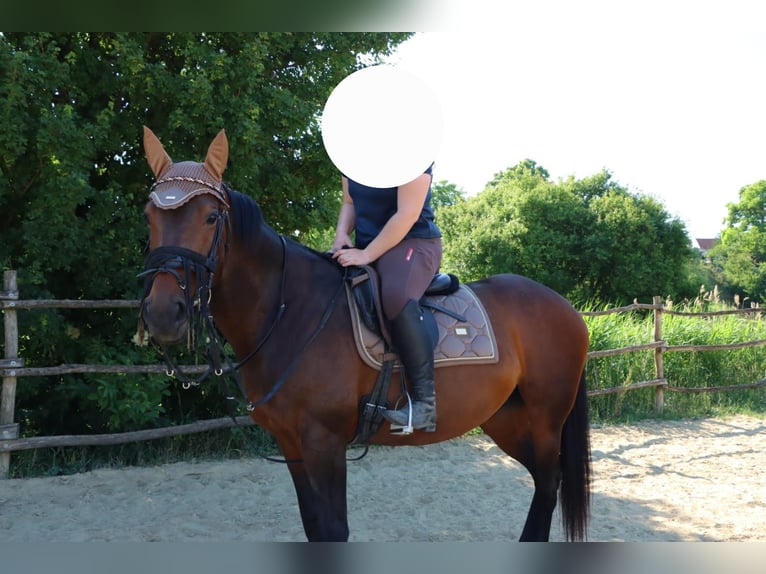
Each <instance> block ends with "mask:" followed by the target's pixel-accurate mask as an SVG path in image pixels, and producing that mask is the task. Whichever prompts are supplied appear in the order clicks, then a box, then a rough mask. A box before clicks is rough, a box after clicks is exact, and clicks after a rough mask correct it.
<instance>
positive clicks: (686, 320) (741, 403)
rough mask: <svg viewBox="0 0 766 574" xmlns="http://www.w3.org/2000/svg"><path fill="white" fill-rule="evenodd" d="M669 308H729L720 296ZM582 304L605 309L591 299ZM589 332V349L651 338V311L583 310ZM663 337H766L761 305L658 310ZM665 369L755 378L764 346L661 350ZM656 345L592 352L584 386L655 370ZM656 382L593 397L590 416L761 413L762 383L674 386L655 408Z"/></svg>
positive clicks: (635, 378) (687, 377)
mask: <svg viewBox="0 0 766 574" xmlns="http://www.w3.org/2000/svg"><path fill="white" fill-rule="evenodd" d="M666 305H667V308H669V309H674V310H677V311H683V312H691V313H699V312H702V311H711V310H731V309H733V308H734V307H733V306H726V305H724V304H722V303H720V302H718V301H716V302H713V303H712V304H711V302H709V301H705V300H702V299H700V300H697V301H694V302H691V303H685V304H683V305H681V306H679V307H674V306H673V305H672V303H670V302H666ZM582 310H583V311H597V310H604V308H601V309H599V308H596V306H594V305H591V306H590V307H589V308H584V309H582ZM584 319H585V322H586V324H587V325H588V328H589V331H590V336H591V345H590V350H591V351H597V350H604V349H615V348H619V347H627V346H631V345H637V344H641V343H649V342H652V341H653V340H654V316H653V313H652V312H651V311H630V312H625V313H619V314H608V315H597V316H585V317H584ZM662 337H663V339H664V340H665V341H666V342H667V345H669V346H673V345H724V344H732V343H740V342H746V341H753V340H759V339H766V320H765V319H764V318H763V317H762V316H761V314H760V313H755V312H754V313H747V314H735V315H719V316H713V317H700V316H686V315H671V314H668V313H663V318H662ZM663 359H664V375H665V378H666V379H667V380H668V384H669V385H670V386H675V387H687V388H690V387H691V388H693V387H715V386H728V385H738V384H745V383H753V382H756V381H759V380H761V379H763V378H764V377H766V346H761V347H752V348H745V349H728V350H725V351H678V352H666V353H664V354H663ZM655 376H656V375H655V366H654V350H648V351H636V352H631V353H628V354H623V355H616V356H609V357H601V358H593V359H590V360H589V361H588V370H587V375H586V379H587V383H588V388H589V389H590V390H594V389H606V388H617V387H626V386H627V385H629V384H631V383H636V382H639V381H645V380H649V379H654V378H655ZM655 393H656V391H655V389H654V388H647V389H637V390H631V391H625V392H620V393H618V394H613V395H604V396H597V397H592V398H591V400H590V405H591V418H592V420H593V421H594V422H596V423H598V422H629V421H632V420H637V419H642V418H650V417H656V416H662V417H663V418H691V417H701V416H721V415H727V414H732V413H749V414H758V415H764V414H766V389H764V388H763V387H762V388H757V389H743V390H741V391H739V390H737V391H726V392H704V393H693V394H692V393H678V392H670V391H666V392H665V407H664V409H663V412H662V413H661V415H658V414H657V413H655V407H654V398H655Z"/></svg>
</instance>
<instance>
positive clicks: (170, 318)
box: [141, 293, 189, 346]
mask: <svg viewBox="0 0 766 574" xmlns="http://www.w3.org/2000/svg"><path fill="white" fill-rule="evenodd" d="M141 319H142V320H143V322H144V324H145V325H146V328H147V329H148V331H149V335H151V338H152V339H153V340H154V342H155V343H157V344H159V345H163V346H170V345H175V344H177V343H180V342H181V341H183V340H184V339H185V338H186V335H187V332H188V330H189V315H188V312H187V308H186V301H185V299H184V297H183V296H182V295H181V294H180V293H173V294H171V295H169V296H165V297H158V296H153V295H150V296H148V297H147V298H146V299H144V302H143V306H142V308H141Z"/></svg>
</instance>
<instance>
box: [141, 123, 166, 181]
mask: <svg viewBox="0 0 766 574" xmlns="http://www.w3.org/2000/svg"><path fill="white" fill-rule="evenodd" d="M144 151H145V152H146V160H147V161H148V162H149V167H151V168H152V171H153V172H154V175H155V177H158V178H159V177H160V175H161V174H162V173H163V172H164V171H165V170H166V169H167V168H169V167H170V166H171V165H172V164H173V160H172V159H170V156H169V155H168V154H167V152H166V151H165V148H164V147H162V144H161V143H160V140H159V139H158V138H157V136H156V135H154V132H153V131H152V130H150V129H149V128H147V127H146V126H144Z"/></svg>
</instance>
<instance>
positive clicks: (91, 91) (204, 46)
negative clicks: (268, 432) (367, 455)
mask: <svg viewBox="0 0 766 574" xmlns="http://www.w3.org/2000/svg"><path fill="white" fill-rule="evenodd" d="M407 37H408V35H407V34H398V33H397V34H375V33H348V34H345V33H343V34H338V33H190V32H178V33H132V32H131V33H45V32H34V33H31V32H30V33H4V34H0V123H1V124H2V125H3V130H2V131H0V172H1V173H2V178H1V179H0V262H1V263H2V265H3V267H4V268H9V267H12V268H16V269H18V272H19V284H20V289H21V293H22V294H23V296H24V297H25V298H26V297H29V298H31V297H57V298H121V297H130V298H133V297H136V296H137V295H138V293H139V284H138V281H137V280H136V278H135V275H136V273H137V271H138V270H140V268H141V265H142V259H143V252H142V251H143V247H144V245H145V242H146V230H145V224H144V222H143V219H142V210H143V205H144V203H145V201H146V199H147V191H148V186H149V184H150V183H151V181H152V179H153V178H152V177H151V173H150V170H149V168H148V165H147V163H146V161H145V160H144V154H143V148H142V145H141V137H142V124H145V125H148V126H149V127H151V128H152V129H153V130H154V131H155V132H156V133H157V134H158V135H159V137H160V138H161V139H162V141H163V143H164V144H165V145H166V146H167V149H168V151H169V153H170V154H171V156H172V157H174V158H176V159H179V160H180V159H197V160H200V159H201V158H202V157H204V154H205V150H206V149H207V146H208V144H209V142H210V140H211V139H212V137H213V136H214V135H215V134H216V133H217V132H218V131H219V130H220V129H221V128H225V129H226V131H227V134H228V137H229V139H230V143H231V155H230V162H229V169H228V170H227V172H226V179H227V180H228V181H231V182H232V183H233V184H234V186H235V187H236V188H237V189H239V190H240V191H242V192H244V193H247V194H250V195H252V196H254V197H255V198H257V199H258V201H259V203H260V204H261V206H262V208H263V211H264V215H265V217H266V218H267V220H268V221H269V222H270V223H272V224H273V225H274V226H275V227H277V228H278V229H280V230H283V231H285V232H290V233H292V232H293V231H295V230H297V231H306V230H308V229H310V228H311V227H313V226H315V225H316V226H324V225H327V224H328V222H330V221H331V220H332V218H334V217H335V214H336V213H337V209H336V207H335V205H333V201H337V200H336V199H335V197H336V194H337V189H338V183H337V174H336V172H335V170H334V168H333V167H332V164H331V162H330V161H329V159H328V158H327V156H326V154H325V152H324V148H323V146H322V143H321V138H320V137H319V136H318V133H319V116H320V112H321V109H322V106H323V105H324V102H325V100H326V98H327V96H328V95H329V93H330V92H331V90H332V89H333V87H334V86H335V85H336V84H337V83H338V82H339V81H340V80H341V79H343V78H344V77H345V76H347V75H348V74H349V73H351V72H353V71H354V70H356V69H358V68H360V67H361V66H362V62H363V61H364V62H375V61H376V59H377V58H379V57H381V56H382V55H385V54H388V53H390V52H391V50H392V49H393V48H394V47H395V46H396V45H397V44H398V43H400V42H402V41H403V40H404V39H406V38H407ZM21 318H22V320H23V321H24V322H25V323H24V324H23V325H22V328H23V332H24V333H25V334H26V337H25V340H24V341H23V343H22V344H23V349H22V353H23V356H24V358H25V359H26V360H27V363H28V364H29V365H35V364H37V365H54V364H59V363H68V362H98V361H100V360H102V359H104V358H106V359H107V360H111V361H114V360H117V361H125V362H137V361H140V360H141V357H143V358H144V360H146V359H147V358H151V359H156V355H155V354H154V353H149V354H147V353H146V352H144V351H142V350H141V349H139V348H137V347H135V346H133V345H131V344H129V341H130V339H131V335H132V333H133V332H134V330H135V313H134V312H133V313H123V314H119V313H115V314H107V313H103V312H98V313H94V312H82V311H46V312H39V313H38V312H35V313H23V314H22V317H21ZM59 383H61V384H63V385H64V387H65V388H66V389H67V392H68V393H69V396H70V397H71V404H70V405H68V406H67V405H62V404H58V405H56V406H54V405H53V404H51V406H50V409H49V410H50V412H51V413H54V411H57V412H58V413H59V414H56V415H54V414H51V417H53V416H57V417H59V418H62V419H67V420H68V421H71V422H72V424H71V426H77V427H78V428H79V427H80V426H82V425H84V424H89V425H90V427H91V428H97V427H102V426H103V421H100V422H99V421H98V420H96V421H93V422H92V424H91V423H86V422H84V421H86V420H87V419H88V417H87V416H83V412H84V410H86V407H87V406H88V401H89V400H90V401H91V402H97V403H98V402H100V403H101V405H102V407H103V403H104V401H108V400H112V398H111V397H110V395H109V393H96V394H95V395H93V396H92V398H91V399H88V398H87V396H88V393H89V391H88V390H87V389H81V388H80V385H81V384H82V379H80V378H78V377H65V378H63V379H62V380H61V381H56V380H51V379H46V380H40V381H37V382H35V383H30V384H29V385H27V384H26V383H25V385H23V386H22V387H21V388H22V389H24V391H23V392H20V400H21V401H22V402H23V401H24V400H25V398H28V399H29V401H30V404H31V402H33V400H37V401H44V400H46V399H45V398H44V397H45V396H47V395H49V394H51V393H47V390H48V389H49V387H50V386H51V385H54V384H59ZM125 388H126V387H125ZM125 392H126V393H127V391H125ZM24 393H28V395H29V394H31V395H34V397H32V398H29V396H26V397H25V396H22V395H23V394H24ZM118 395H119V393H118ZM60 396H61V395H60V394H59V395H58V396H57V397H56V400H59V401H60ZM121 399H125V400H132V399H130V397H129V396H127V395H122V396H117V397H116V398H114V400H115V401H119V400H121ZM156 400H157V395H156V394H154V395H152V397H150V398H147V399H146V402H147V403H152V402H155V401H156ZM152 408H154V407H153V406H152ZM102 410H103V408H102ZM30 412H31V413H33V415H31V416H34V417H37V418H38V419H40V418H45V417H46V416H47V415H46V414H45V413H46V408H41V407H40V402H38V403H36V408H35V409H30ZM123 415H124V413H123ZM123 418H124V419H128V418H130V417H126V416H123ZM75 421H77V422H76V423H75ZM40 424H42V423H40ZM46 424H53V421H52V419H49V420H48V423H46ZM62 430H63V431H68V430H77V429H73V428H68V429H62V428H59V429H58V431H59V432H62Z"/></svg>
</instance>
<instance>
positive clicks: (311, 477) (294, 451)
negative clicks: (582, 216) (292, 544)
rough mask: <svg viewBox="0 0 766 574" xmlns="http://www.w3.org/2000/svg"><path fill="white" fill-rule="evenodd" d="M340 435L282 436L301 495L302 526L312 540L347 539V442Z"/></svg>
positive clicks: (337, 540) (284, 451)
mask: <svg viewBox="0 0 766 574" xmlns="http://www.w3.org/2000/svg"><path fill="white" fill-rule="evenodd" d="M336 439H337V437H334V436H326V437H325V440H322V441H318V440H311V441H309V444H303V445H301V446H299V444H298V441H289V440H285V439H283V440H282V441H280V447H281V449H282V453H283V454H284V456H285V458H287V459H288V460H299V461H300V462H290V463H288V468H289V470H290V476H291V477H292V479H293V484H294V486H295V492H296V494H297V496H298V507H299V509H300V513H301V520H302V521H303V530H304V531H305V533H306V538H307V539H308V540H309V542H346V541H347V540H348V514H347V509H346V444H345V442H344V441H342V440H336Z"/></svg>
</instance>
